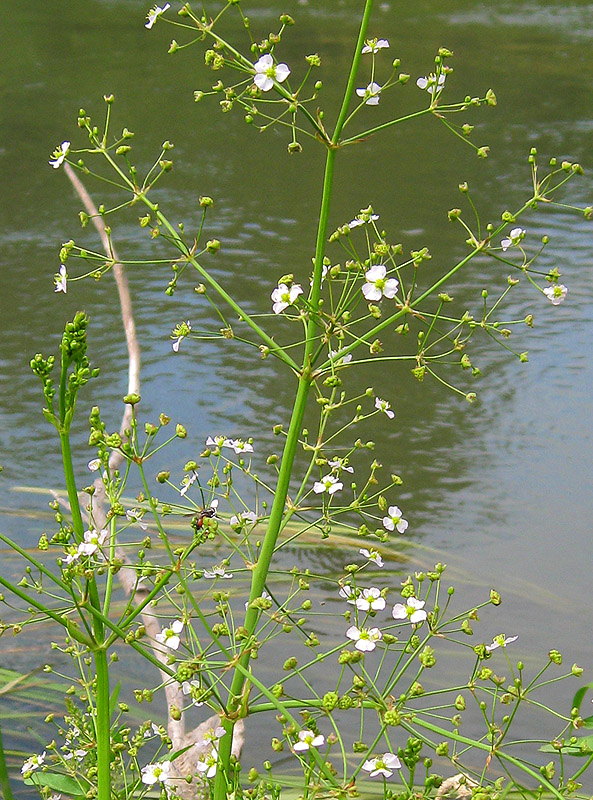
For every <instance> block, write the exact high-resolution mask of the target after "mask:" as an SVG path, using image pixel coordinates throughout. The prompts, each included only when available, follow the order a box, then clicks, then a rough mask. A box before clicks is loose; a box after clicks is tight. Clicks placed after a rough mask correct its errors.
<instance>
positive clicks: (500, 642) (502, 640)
mask: <svg viewBox="0 0 593 800" xmlns="http://www.w3.org/2000/svg"><path fill="white" fill-rule="evenodd" d="M518 638H519V637H518V636H505V635H504V633H501V634H500V635H499V636H495V637H494V639H493V640H492V644H487V645H486V652H487V653H491V652H492V651H493V650H497V649H498V648H499V647H506V646H507V644H512V643H513V642H516V641H517V639H518Z"/></svg>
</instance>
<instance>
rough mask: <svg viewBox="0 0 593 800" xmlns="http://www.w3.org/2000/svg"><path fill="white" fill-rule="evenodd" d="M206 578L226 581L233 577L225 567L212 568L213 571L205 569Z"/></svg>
mask: <svg viewBox="0 0 593 800" xmlns="http://www.w3.org/2000/svg"><path fill="white" fill-rule="evenodd" d="M204 577H205V578H211V579H214V578H224V579H225V580H226V579H228V578H232V577H233V573H232V572H227V571H226V568H225V567H223V566H220V567H218V566H217V567H212V569H205V570H204Z"/></svg>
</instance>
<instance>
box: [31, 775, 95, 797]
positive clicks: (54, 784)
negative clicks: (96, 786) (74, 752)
mask: <svg viewBox="0 0 593 800" xmlns="http://www.w3.org/2000/svg"><path fill="white" fill-rule="evenodd" d="M25 783H26V784H29V785H30V786H49V788H50V789H51V790H53V791H54V792H60V793H61V794H65V795H70V796H72V797H85V795H86V790H85V789H84V787H83V786H80V784H79V783H78V781H75V780H74V778H71V777H70V776H69V775H62V774H60V773H57V772H39V773H37V774H33V775H31V777H30V778H26V779H25ZM88 787H89V788H90V783H89V784H88Z"/></svg>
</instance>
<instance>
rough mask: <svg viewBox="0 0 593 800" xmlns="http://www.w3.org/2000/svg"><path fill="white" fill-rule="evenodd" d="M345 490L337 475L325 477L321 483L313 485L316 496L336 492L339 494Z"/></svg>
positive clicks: (316, 482) (317, 482)
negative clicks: (341, 490)
mask: <svg viewBox="0 0 593 800" xmlns="http://www.w3.org/2000/svg"><path fill="white" fill-rule="evenodd" d="M343 488H344V484H343V483H341V482H340V481H339V480H338V479H337V478H336V476H335V475H324V477H323V478H322V479H321V480H320V481H315V483H314V484H313V491H314V492H315V494H321V493H322V492H329V494H334V492H338V491H339V490H340V489H343Z"/></svg>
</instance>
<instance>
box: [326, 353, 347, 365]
mask: <svg viewBox="0 0 593 800" xmlns="http://www.w3.org/2000/svg"><path fill="white" fill-rule="evenodd" d="M337 354H338V351H337V350H330V351H329V357H330V358H331V360H332V361H333V362H334V367H343V366H344V365H345V364H349V363H350V362H351V361H352V353H348V355H347V356H340V358H336V355H337Z"/></svg>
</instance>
